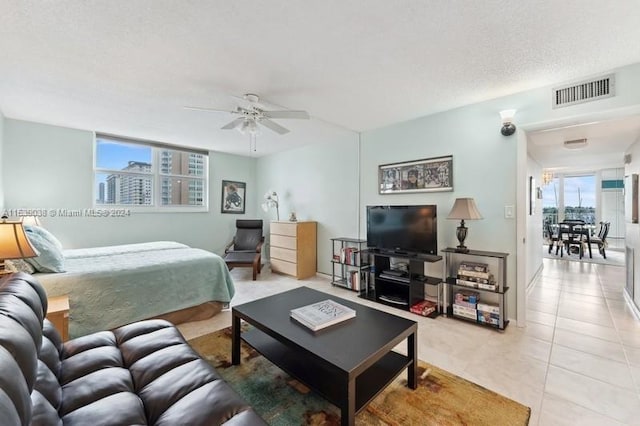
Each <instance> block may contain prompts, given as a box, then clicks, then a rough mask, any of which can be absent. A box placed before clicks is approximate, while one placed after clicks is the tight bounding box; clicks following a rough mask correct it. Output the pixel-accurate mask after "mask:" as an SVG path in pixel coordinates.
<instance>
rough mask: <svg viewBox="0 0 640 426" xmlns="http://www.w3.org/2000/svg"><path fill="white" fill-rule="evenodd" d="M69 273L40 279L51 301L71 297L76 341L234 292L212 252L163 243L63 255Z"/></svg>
mask: <svg viewBox="0 0 640 426" xmlns="http://www.w3.org/2000/svg"><path fill="white" fill-rule="evenodd" d="M63 253H64V255H65V269H66V270H67V272H64V273H57V274H36V275H35V276H36V278H37V279H38V280H39V281H40V282H41V283H42V285H43V286H44V287H45V289H46V291H47V295H48V296H59V295H63V294H67V295H68V296H69V309H70V320H69V335H70V336H71V337H78V336H82V335H85V334H88V333H92V332H95V331H100V330H108V329H111V328H114V327H118V326H121V325H124V324H128V323H130V322H134V321H138V320H141V319H145V318H150V317H154V316H157V315H162V314H165V313H168V312H173V311H177V310H179V309H184V308H188V307H191V306H196V305H199V304H201V303H205V302H209V301H219V302H225V303H226V302H230V301H231V298H232V297H233V295H234V293H235V288H234V285H233V280H232V278H231V275H230V274H229V270H228V268H227V265H226V264H225V262H224V260H222V258H221V257H220V256H218V255H216V254H214V253H211V252H208V251H205V250H201V249H195V248H191V247H188V246H186V245H184V244H180V243H176V242H170V241H159V242H154V243H142V244H128V245H121V246H111V247H96V248H89V249H74V250H64V251H63Z"/></svg>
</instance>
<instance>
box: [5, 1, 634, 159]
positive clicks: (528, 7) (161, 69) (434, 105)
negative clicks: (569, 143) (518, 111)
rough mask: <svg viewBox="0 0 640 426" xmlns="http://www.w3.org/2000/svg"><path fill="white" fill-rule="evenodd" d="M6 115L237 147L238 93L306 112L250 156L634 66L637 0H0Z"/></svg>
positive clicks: (263, 138) (241, 143) (243, 149)
mask: <svg viewBox="0 0 640 426" xmlns="http://www.w3.org/2000/svg"><path fill="white" fill-rule="evenodd" d="M0 17H1V18H0V110H2V111H3V113H4V114H5V115H6V116H7V117H10V118H16V119H24V120H31V121H38V122H43V123H50V124H56V125H62V126H67V127H74V128H81V129H90V130H97V131H102V132H108V133H114V134H121V135H126V136H130V137H139V138H145V139H154V140H159V141H166V142H173V143H179V144H184V145H193V146H197V147H202V148H208V149H212V150H218V151H225V152H233V153H238V154H242V155H246V154H248V139H247V137H246V136H242V135H240V134H239V133H238V132H235V131H219V128H220V127H221V126H222V125H224V124H226V123H227V122H229V121H230V120H231V118H232V117H231V116H230V115H228V114H219V113H204V112H196V111H189V110H185V109H183V106H185V105H193V106H203V107H213V108H233V107H234V106H235V100H234V99H233V98H231V97H230V96H229V95H236V96H241V95H242V94H244V93H247V92H252V93H257V94H259V95H261V96H262V97H263V98H264V99H267V100H268V101H270V102H271V103H273V104H275V105H279V106H283V107H286V108H289V109H303V110H306V111H308V112H309V113H310V114H311V116H312V117H313V118H312V120H309V121H298V120H279V121H278V122H279V123H280V124H282V125H284V126H286V127H288V128H290V129H291V133H289V134H287V135H285V136H278V135H276V134H274V133H272V132H270V131H269V130H264V131H263V132H262V134H261V135H259V136H258V151H257V152H256V153H255V154H254V155H264V154H268V153H271V152H277V151H279V150H283V149H289V148H291V147H294V146H298V145H300V144H305V143H314V142H316V141H318V140H320V138H319V137H317V136H315V135H318V134H319V133H318V131H317V130H318V129H319V128H321V127H323V126H324V127H327V124H326V123H333V124H335V125H337V126H340V127H343V128H346V129H351V130H355V131H362V130H369V129H374V128H377V127H382V126H385V125H388V124H391V123H396V122H401V121H405V120H410V119H413V118H416V117H420V116H424V115H428V114H431V113H434V112H437V111H443V110H447V109H451V108H454V107H457V106H461V105H465V104H470V103H475V102H479V101H483V100H487V99H491V98H495V97H499V96H503V95H507V94H510V93H515V92H519V91H523V90H527V89H531V88H535V87H541V86H546V85H551V84H557V83H559V82H564V81H569V80H573V79H577V78H582V77H585V76H591V75H594V74H598V73H601V72H604V71H607V70H611V69H613V68H617V67H621V66H624V65H628V64H631V63H637V62H640V44H639V43H638V40H640V25H638V22H640V5H639V3H638V0H614V1H611V2H606V4H603V3H602V1H601V0H563V1H558V0H536V1H513V0H484V1H473V0H447V1H444V0H443V1H425V0H405V1H401V2H391V1H388V0H349V1H344V0H327V1H291V0H269V1H260V0H242V1H223V0H208V1H207V0H192V1H176V0H136V1H117V2H116V1H113V0H58V1H39V0H38V1H35V0H0Z"/></svg>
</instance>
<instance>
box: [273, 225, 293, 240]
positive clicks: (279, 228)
mask: <svg viewBox="0 0 640 426" xmlns="http://www.w3.org/2000/svg"><path fill="white" fill-rule="evenodd" d="M271 234H272V235H273V234H278V235H288V236H290V237H295V236H296V235H298V224H297V223H282V222H271Z"/></svg>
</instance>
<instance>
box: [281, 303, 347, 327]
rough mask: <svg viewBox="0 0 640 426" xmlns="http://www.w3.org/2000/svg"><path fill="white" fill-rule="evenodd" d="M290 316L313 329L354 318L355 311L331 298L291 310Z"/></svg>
mask: <svg viewBox="0 0 640 426" xmlns="http://www.w3.org/2000/svg"><path fill="white" fill-rule="evenodd" d="M290 315H291V318H293V319H294V320H296V321H298V322H299V323H300V324H302V325H304V326H306V327H308V328H310V329H311V330H313V331H317V330H320V329H323V328H325V327H329V326H330V325H334V324H337V323H340V322H342V321H345V320H348V319H350V318H354V317H355V316H356V311H355V310H353V309H351V308H349V307H347V306H344V305H342V304H340V303H338V302H335V301H333V300H331V299H327V300H323V301H322V302H316V303H312V304H310V305H306V306H302V307H300V308H296V309H292V310H291V313H290Z"/></svg>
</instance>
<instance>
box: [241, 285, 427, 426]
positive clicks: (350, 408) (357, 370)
mask: <svg viewBox="0 0 640 426" xmlns="http://www.w3.org/2000/svg"><path fill="white" fill-rule="evenodd" d="M326 299H332V300H334V301H336V302H338V303H342V304H344V305H346V306H349V307H350V308H353V309H355V310H356V317H355V318H353V319H349V320H347V321H344V322H342V323H340V324H336V325H333V326H330V327H327V328H325V329H322V330H320V331H317V332H313V331H311V330H310V329H308V328H306V327H305V326H303V325H301V324H299V323H298V322H297V321H295V320H293V319H291V318H290V317H289V312H290V311H291V309H294V308H299V307H301V306H305V305H308V304H310V303H314V302H319V301H321V300H326ZM241 319H243V320H245V321H246V322H248V323H249V324H251V325H253V326H254V327H253V328H251V329H250V330H248V331H246V332H244V333H241V330H240V320H241ZM232 330H233V332H232V334H233V343H232V350H231V358H232V363H233V364H236V365H237V364H240V341H241V340H244V341H245V342H246V343H248V344H249V345H250V346H252V347H253V348H255V349H256V350H257V351H258V352H260V353H261V354H262V355H263V356H264V357H265V358H267V359H268V360H270V361H271V362H273V363H274V364H275V365H277V366H278V367H280V368H281V369H282V370H284V371H286V372H287V373H288V374H290V375H291V376H293V377H295V378H296V379H298V380H300V381H301V382H303V383H304V384H305V385H307V386H309V387H310V388H311V389H313V390H314V391H316V392H317V393H319V394H320V395H322V396H323V397H324V398H326V399H327V400H328V401H329V402H331V403H332V404H335V405H336V406H337V407H339V408H340V410H341V416H342V420H341V422H342V424H343V425H353V424H354V422H355V416H356V414H357V413H358V412H359V411H360V410H362V409H363V408H364V407H365V406H366V405H367V404H368V403H369V402H370V401H371V400H372V399H373V398H375V396H376V395H378V394H379V393H380V392H381V391H382V390H383V389H384V388H385V387H386V386H387V385H388V384H389V383H391V381H392V380H393V379H395V378H396V377H397V376H398V375H399V374H400V373H401V372H402V371H403V370H404V369H405V368H406V369H407V372H408V384H407V385H408V387H410V388H411V389H415V388H416V383H417V369H416V364H417V359H418V353H417V346H416V333H417V331H418V324H417V323H416V322H415V321H411V320H408V319H405V318H401V317H397V316H395V315H391V314H388V313H386V312H382V311H378V310H376V309H372V308H369V307H367V306H363V305H359V304H357V303H355V302H351V301H349V300H345V299H342V298H339V297H336V296H334V295H331V294H327V293H322V292H320V291H316V290H313V289H310V288H307V287H300V288H297V289H295V290H290V291H286V292H284V293H280V294H276V295H273V296H269V297H265V298H263V299H259V300H255V301H253V302H249V303H245V304H243V305H239V306H235V307H233V309H232ZM404 339H407V354H408V355H407V356H405V355H402V354H399V353H397V352H395V351H393V350H392V349H393V348H394V347H395V346H396V345H397V344H398V343H400V342H402V341H403V340H404Z"/></svg>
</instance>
